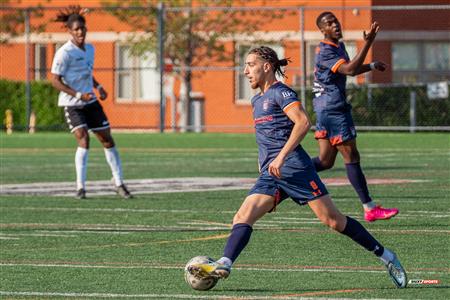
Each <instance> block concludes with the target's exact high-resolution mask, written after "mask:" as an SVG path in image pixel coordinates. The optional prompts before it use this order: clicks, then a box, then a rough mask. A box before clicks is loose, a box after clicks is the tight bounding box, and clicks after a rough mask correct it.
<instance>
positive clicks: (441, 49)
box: [392, 42, 450, 83]
mask: <svg viewBox="0 0 450 300" xmlns="http://www.w3.org/2000/svg"><path fill="white" fill-rule="evenodd" d="M449 54H450V43H448V42H426V43H423V42H420V43H419V42H395V43H392V72H393V74H392V78H393V81H394V82H404V83H415V82H433V81H446V80H450V58H449V56H450V55H449Z"/></svg>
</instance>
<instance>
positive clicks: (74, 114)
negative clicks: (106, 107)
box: [64, 101, 109, 132]
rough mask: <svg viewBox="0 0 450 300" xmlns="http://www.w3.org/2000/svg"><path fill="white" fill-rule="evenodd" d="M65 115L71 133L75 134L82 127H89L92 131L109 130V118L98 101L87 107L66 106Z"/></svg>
mask: <svg viewBox="0 0 450 300" xmlns="http://www.w3.org/2000/svg"><path fill="white" fill-rule="evenodd" d="M64 115H65V117H66V121H67V124H68V125H69V129H70V132H74V131H75V130H76V129H78V128H81V127H87V129H89V130H92V131H98V130H103V129H106V128H109V122H108V118H107V117H106V115H105V113H104V112H103V108H102V106H101V105H100V103H98V101H95V102H93V103H89V104H86V105H85V106H66V107H64Z"/></svg>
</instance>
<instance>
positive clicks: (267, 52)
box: [249, 46, 290, 78]
mask: <svg viewBox="0 0 450 300" xmlns="http://www.w3.org/2000/svg"><path fill="white" fill-rule="evenodd" d="M249 54H256V55H257V56H259V57H260V58H261V59H263V60H265V61H267V62H268V63H269V64H270V65H271V66H272V69H273V71H274V73H275V74H278V75H280V76H281V77H285V78H286V75H285V71H283V70H282V69H281V67H284V66H287V65H288V63H289V62H290V60H289V58H283V59H278V55H277V53H276V52H275V50H273V49H272V48H270V47H266V46H261V47H258V48H253V49H252V50H250V52H249Z"/></svg>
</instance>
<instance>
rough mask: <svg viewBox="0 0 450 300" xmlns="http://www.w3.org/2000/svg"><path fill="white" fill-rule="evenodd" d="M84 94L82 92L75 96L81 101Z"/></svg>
mask: <svg viewBox="0 0 450 300" xmlns="http://www.w3.org/2000/svg"><path fill="white" fill-rule="evenodd" d="M82 95H83V94H82V93H81V92H77V93H76V94H75V98H77V99H78V100H81V96H82Z"/></svg>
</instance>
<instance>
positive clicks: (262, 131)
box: [252, 82, 300, 171]
mask: <svg viewBox="0 0 450 300" xmlns="http://www.w3.org/2000/svg"><path fill="white" fill-rule="evenodd" d="M296 105H300V101H299V100H298V98H297V93H296V92H294V91H293V90H292V89H291V88H289V87H288V86H287V85H285V84H283V83H282V82H277V83H275V84H273V85H272V86H271V87H270V88H269V89H268V90H267V91H266V92H265V93H264V94H260V93H259V94H257V95H255V96H254V97H253V98H252V106H253V119H254V121H255V129H256V143H257V144H258V151H259V155H258V156H259V157H258V162H259V168H260V171H263V170H264V169H266V168H267V167H268V165H269V163H270V162H271V161H272V160H273V159H274V158H275V157H276V156H277V155H278V153H280V151H281V149H282V148H283V146H284V144H286V142H287V140H288V138H289V136H290V135H291V131H292V128H293V126H294V123H293V122H292V121H291V119H289V117H288V116H287V115H286V113H285V112H286V111H287V110H289V109H290V108H292V107H295V106H296Z"/></svg>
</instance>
